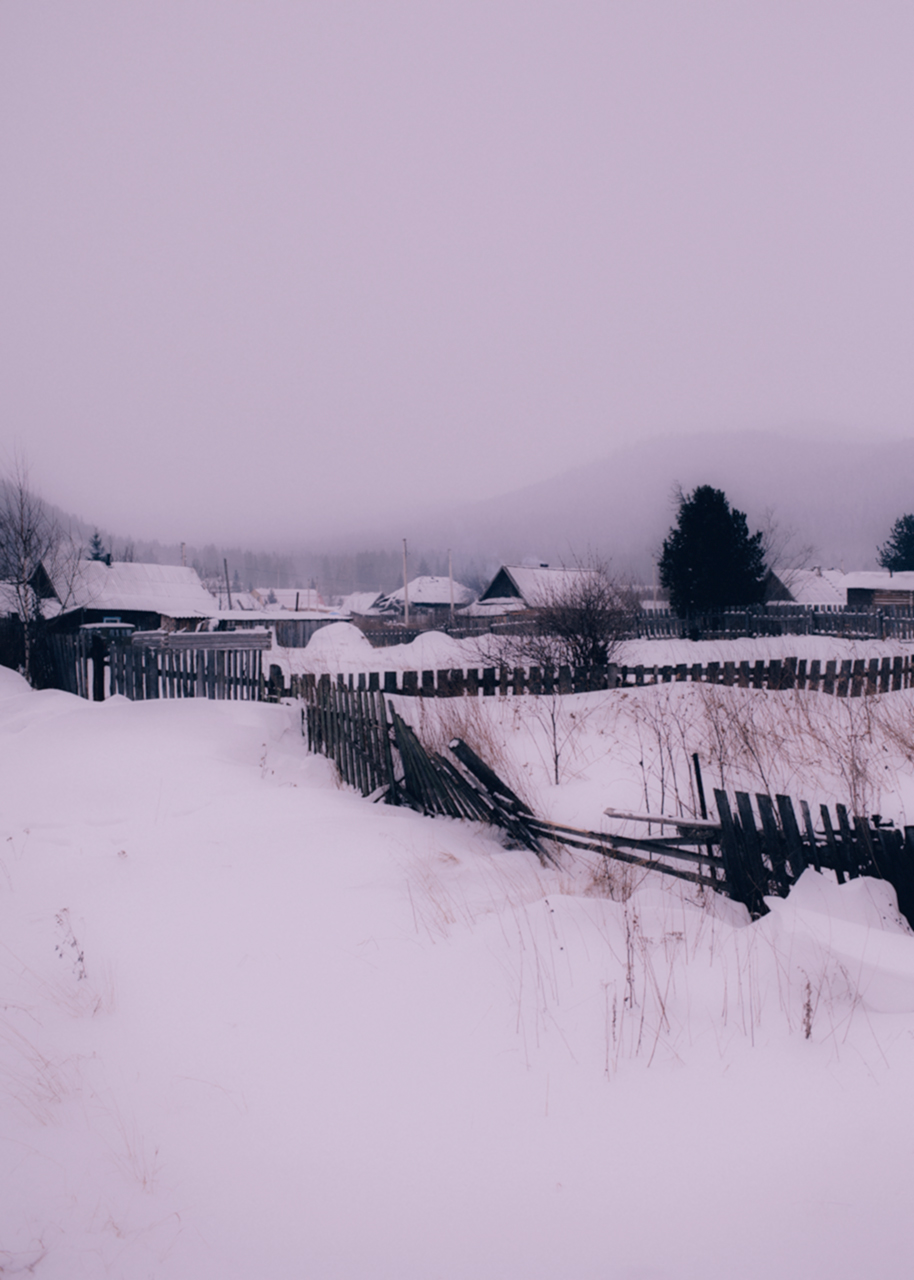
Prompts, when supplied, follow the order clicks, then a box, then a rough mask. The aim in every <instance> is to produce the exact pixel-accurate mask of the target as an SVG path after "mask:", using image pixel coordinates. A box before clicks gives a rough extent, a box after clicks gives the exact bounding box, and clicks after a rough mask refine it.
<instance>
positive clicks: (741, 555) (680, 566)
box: [660, 484, 766, 616]
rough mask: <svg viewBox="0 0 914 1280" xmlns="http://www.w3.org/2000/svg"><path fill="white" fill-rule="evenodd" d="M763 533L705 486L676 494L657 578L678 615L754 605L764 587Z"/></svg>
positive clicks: (720, 493) (720, 492)
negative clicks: (674, 515)
mask: <svg viewBox="0 0 914 1280" xmlns="http://www.w3.org/2000/svg"><path fill="white" fill-rule="evenodd" d="M765 574H766V568H765V554H764V551H763V550H762V534H761V532H759V533H753V534H751V535H750V533H749V527H748V525H747V524H746V517H745V515H744V514H743V512H742V511H736V510H731V509H730V504H729V502H728V501H727V498H726V495H725V494H724V493H723V492H722V491H721V490H720V489H712V488H711V486H710V485H709V484H703V485H700V486H699V487H698V488H697V489H696V490H695V492H694V493H692V494H688V495H686V494H680V496H679V515H678V517H677V521H676V524H675V526H674V527H673V528H672V529H671V530H670V532H669V536H668V537H667V538H666V539H665V540H664V543H663V554H662V555H661V557H660V581H661V582H662V583H663V585H664V586H665V587H666V588H667V590H668V591H669V593H670V606H671V608H672V609H673V611H674V612H675V613H677V614H679V615H680V616H683V615H685V614H687V613H700V612H702V611H704V610H706V609H714V608H719V607H722V606H726V605H731V604H732V605H739V604H757V603H759V602H760V601H761V599H762V597H763V594H764V587H765Z"/></svg>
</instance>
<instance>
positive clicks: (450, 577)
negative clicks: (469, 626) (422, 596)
mask: <svg viewBox="0 0 914 1280" xmlns="http://www.w3.org/2000/svg"><path fill="white" fill-rule="evenodd" d="M447 580H448V583H449V584H450V588H451V626H453V625H454V570H453V567H452V565H451V549H450V547H448V549H447Z"/></svg>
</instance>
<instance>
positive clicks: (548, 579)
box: [479, 564, 592, 609]
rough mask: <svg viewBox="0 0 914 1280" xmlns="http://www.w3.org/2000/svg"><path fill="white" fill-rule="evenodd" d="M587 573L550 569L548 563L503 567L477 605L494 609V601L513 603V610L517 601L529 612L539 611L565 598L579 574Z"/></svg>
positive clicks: (578, 578) (579, 580)
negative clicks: (491, 606) (490, 606)
mask: <svg viewBox="0 0 914 1280" xmlns="http://www.w3.org/2000/svg"><path fill="white" fill-rule="evenodd" d="M589 573H592V570H591V569H565V568H555V569H553V568H552V567H551V566H550V565H548V564H541V565H536V566H529V565H518V564H503V565H502V567H501V568H500V569H499V571H498V573H496V575H495V577H494V578H493V579H492V581H491V582H490V583H489V585H488V587H486V589H485V591H484V592H483V593H482V595H481V596H480V597H479V603H480V604H485V605H489V604H491V605H493V606H494V605H495V603H496V602H498V603H499V604H502V603H505V604H508V603H512V607H513V608H515V609H516V608H517V601H519V600H520V601H522V602H523V604H524V605H525V606H526V607H527V608H528V609H541V608H542V607H543V606H544V605H547V604H550V603H551V602H552V601H554V600H558V599H560V598H561V597H563V596H567V595H568V593H569V592H570V591H571V590H573V589H574V587H575V585H577V584H578V583H580V582H581V578H582V575H587V574H589Z"/></svg>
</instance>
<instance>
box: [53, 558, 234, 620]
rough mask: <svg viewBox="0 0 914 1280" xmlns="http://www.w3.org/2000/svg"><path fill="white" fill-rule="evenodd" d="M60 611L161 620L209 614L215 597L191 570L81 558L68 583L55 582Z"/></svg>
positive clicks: (181, 567)
mask: <svg viewBox="0 0 914 1280" xmlns="http://www.w3.org/2000/svg"><path fill="white" fill-rule="evenodd" d="M54 589H55V591H56V593H57V596H58V599H59V600H60V601H61V605H62V611H63V612H64V613H72V612H74V611H75V610H77V609H95V610H103V611H104V612H106V613H158V614H161V615H162V616H163V617H166V618H211V617H212V616H213V614H214V613H216V611H217V610H216V600H215V598H214V597H213V596H211V595H210V593H209V592H208V591H207V590H206V588H205V587H204V585H203V583H202V582H201V581H200V579H199V577H198V576H197V571H196V569H191V568H189V567H184V566H182V565H175V564H138V563H136V562H115V563H114V564H110V565H109V564H106V563H105V561H104V560H80V562H79V564H78V566H77V568H76V572H75V574H74V575H73V581H72V582H64V581H62V580H61V581H55V582H54Z"/></svg>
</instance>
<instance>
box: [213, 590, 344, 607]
mask: <svg viewBox="0 0 914 1280" xmlns="http://www.w3.org/2000/svg"><path fill="white" fill-rule="evenodd" d="M251 594H252V595H253V596H254V597H255V599H256V600H258V601H259V604H258V608H260V609H271V610H285V609H292V610H293V611H294V610H295V609H299V610H301V609H326V608H327V606H326V605H325V604H324V602H323V600H322V599H321V595H320V592H319V591H318V590H317V588H316V587H254V589H253V591H252V592H251ZM270 596H272V597H273V599H272V600H271V599H270ZM233 598H234V593H233Z"/></svg>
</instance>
